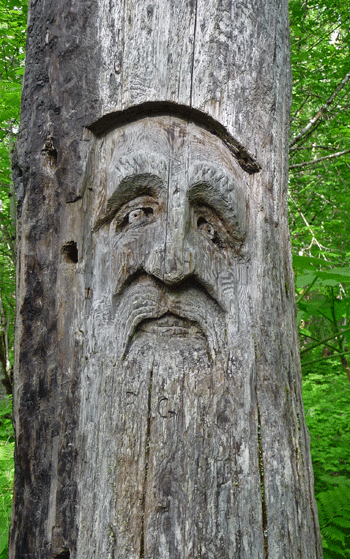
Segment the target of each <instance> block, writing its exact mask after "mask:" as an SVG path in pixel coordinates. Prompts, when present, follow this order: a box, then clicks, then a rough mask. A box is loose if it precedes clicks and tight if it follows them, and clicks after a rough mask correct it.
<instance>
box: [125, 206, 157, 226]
mask: <svg viewBox="0 0 350 559" xmlns="http://www.w3.org/2000/svg"><path fill="white" fill-rule="evenodd" d="M152 215H153V208H135V209H134V210H131V212H130V213H129V214H128V215H127V216H126V217H127V222H128V223H139V224H141V223H145V222H147V221H148V220H149V218H150V217H151V216H152Z"/></svg>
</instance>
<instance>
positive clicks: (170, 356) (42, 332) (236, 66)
mask: <svg viewBox="0 0 350 559" xmlns="http://www.w3.org/2000/svg"><path fill="white" fill-rule="evenodd" d="M290 91H291V75H290V63H289V44H288V12H287V2H282V1H280V0H273V1H271V2H266V1H265V0H256V1H255V2H253V3H252V2H246V1H245V0H240V1H237V2H232V1H231V0H223V1H220V2H218V1H216V0H206V1H205V2H204V0H176V1H175V0H170V1H165V0H149V2H147V3H146V2H136V1H133V0H127V1H126V2H119V1H114V0H99V1H98V2H97V1H93V0H80V1H79V0H76V1H74V0H61V1H60V2H59V3H52V2H49V1H48V0H32V1H31V2H30V14H29V26H28V46H27V61H26V74H25V81H24V91H23V105H22V121H21V131H20V136H19V140H18V143H17V153H16V157H15V165H14V176H15V178H16V189H17V196H18V212H19V225H18V276H17V278H18V280H17V281H18V290H17V296H18V307H17V326H16V336H17V341H16V362H15V389H14V418H15V430H16V482H15V498H14V508H13V520H12V527H11V533H10V554H9V557H10V558H11V559H12V558H17V559H19V558H22V557H30V558H31V557H33V558H34V557H35V558H40V559H41V558H43V559H44V558H49V557H61V559H67V558H69V557H71V558H74V559H75V558H77V559H78V558H79V559H81V558H83V557H96V558H97V557H98V558H100V557H106V558H107V557H108V558H115V559H117V558H123V559H125V558H126V557H127V558H128V559H131V558H135V559H136V558H138V559H139V558H142V557H145V558H146V557H147V558H149V559H151V558H152V559H153V558H154V559H155V558H157V557H159V558H162V559H163V558H164V559H166V558H169V559H170V558H171V559H177V558H179V559H180V558H184V559H185V558H188V557H193V558H194V557H203V558H208V559H218V558H233V557H239V558H242V559H243V558H247V559H251V558H252V557H254V558H255V557H256V558H267V557H269V558H273V559H277V558H280V559H287V558H294V557H301V558H303V559H306V558H319V557H322V551H321V544H320V537H319V531H318V525H317V510H316V505H315V502H314V498H313V479H312V468H311V459H310V452H309V441H308V434H307V430H306V427H305V422H304V415H303V408H302V399H301V376H300V365H299V355H298V341H297V337H296V327H295V317H294V296H293V293H294V290H293V275H292V268H291V257H290V246H289V236H288V222H287V210H286V186H287V155H288V153H287V151H288V147H287V146H288V121H289V108H290ZM146 133H147V134H148V135H147V134H146ZM121 138H124V140H123V141H124V143H123V142H122V141H121ZM159 138H164V142H163V141H162V142H160V140H159ZM169 138H170V139H169ZM147 142H149V143H147ZM157 142H158V143H157ZM167 142H169V146H168V144H167ZM158 144H159V150H158V151H159V153H161V152H162V150H163V149H165V147H162V146H168V147H167V148H166V149H168V150H169V151H168V152H167V153H169V154H170V155H169V161H170V162H171V171H170V170H169V169H167V170H166V171H164V169H163V163H162V161H163V160H162V159H161V158H160V156H159V153H158V151H157V152H154V150H153V147H152V149H151V146H153V145H157V146H158ZM147 145H149V148H147ZM116 146H117V147H116ZM125 146H126V147H127V148H128V149H127V155H128V157H131V159H132V157H133V154H134V153H135V152H136V151H137V150H140V149H141V151H142V150H143V151H142V156H140V157H139V159H137V158H136V156H135V160H132V161H131V163H130V160H129V159H127V158H126V155H125V158H124V159H123V158H121V159H120V160H118V162H116V159H115V157H116V156H115V153H117V151H118V150H121V151H122V150H123V149H124V148H125ZM201 146H204V147H201ZM220 146H221V147H220ZM125 149H126V148H125ZM147 149H149V151H148V152H147ZM152 150H153V151H152ZM196 150H197V151H196ZM219 152H220V153H221V155H220V156H219V155H218V156H217V157H216V155H215V154H216V153H219ZM123 153H124V152H123ZM125 153H126V152H125ZM155 153H156V155H154V154H155ZM193 153H195V154H196V157H197V159H195V160H194V159H193V157H192V156H193ZM130 154H131V155H130ZM179 154H180V155H181V157H179V158H178V159H177V157H178V156H179ZM184 154H186V156H185V155H184ZM123 157H124V155H123ZM191 157H192V159H191ZM215 157H216V159H215ZM220 157H221V158H222V159H220ZM210 158H214V160H213V161H214V163H213V166H214V167H215V168H218V169H220V171H221V175H220V177H219V178H218V179H217V184H218V190H220V193H221V198H220V197H219V198H220V200H219V202H220V204H221V203H222V204H223V203H224V202H225V204H226V206H228V207H229V209H230V211H231V214H230V215H231V218H229V222H230V226H231V229H232V224H233V222H234V224H233V225H234V226H233V229H234V234H233V236H232V235H231V233H228V236H227V238H226V237H225V235H226V233H224V232H223V233H222V234H221V233H220V227H221V225H220V224H217V223H216V222H215V223H216V225H215V231H217V230H218V231H219V234H218V239H219V241H218V242H217V243H216V245H215V246H213V245H212V244H210V242H209V241H208V237H205V236H203V235H209V237H210V236H211V241H213V242H214V240H215V238H216V237H215V235H216V232H215V233H214V232H213V233H211V232H212V231H214V229H212V228H211V227H212V226H211V224H210V223H209V224H208V220H209V218H207V214H206V213H205V212H207V211H209V210H208V207H209V206H211V205H214V204H211V203H206V204H204V206H205V207H206V208H207V209H206V210H203V208H202V209H201V210H200V209H199V206H200V202H199V198H200V197H203V196H204V194H203V192H204V190H205V188H207V193H206V195H207V197H209V198H210V196H214V198H215V195H214V194H212V193H211V192H212V191H210V192H209V194H208V188H209V187H208V181H207V179H206V180H205V181H204V180H203V178H200V180H199V179H198V180H197V179H195V177H196V176H197V175H196V173H199V175H198V176H200V177H202V175H204V174H205V173H204V172H205V169H206V165H207V161H209V160H210ZM230 158H231V159H232V161H231V159H230ZM151 160H152V165H153V166H154V167H155V168H157V177H158V176H163V175H162V173H163V171H164V173H165V175H164V177H165V178H164V181H163V184H164V183H166V178H167V177H168V178H169V177H170V178H171V181H170V180H169V181H168V182H169V185H168V190H167V193H166V194H165V195H164V196H165V200H166V204H163V202H162V197H161V195H159V198H157V197H156V195H155V192H157V196H158V187H159V188H160V186H159V185H158V183H157V181H155V182H154V178H152V181H153V182H152V181H151V182H148V183H147V185H146V186H142V188H143V190H142V192H141V193H140V192H139V193H138V195H140V196H141V195H142V196H143V201H142V204H143V205H142V207H141V206H140V207H131V210H132V209H134V210H135V211H136V213H134V214H133V216H132V219H134V218H135V219H139V216H140V215H143V216H144V217H143V218H144V219H146V218H147V216H148V217H149V216H150V215H151V220H150V225H147V227H148V229H147V230H148V231H150V230H151V228H153V229H152V231H153V233H152V234H153V237H152V239H151V241H152V242H149V240H147V238H146V237H145V238H144V240H143V241H142V242H141V244H139V245H138V244H135V243H134V244H133V242H131V241H130V243H131V244H129V245H128V244H127V242H126V240H125V239H127V237H128V235H129V234H130V235H131V234H132V231H134V229H133V225H132V224H131V225H128V224H127V225H126V226H125V227H126V229H125V230H124V231H122V230H121V228H122V227H124V225H123V223H124V222H125V219H126V217H127V219H128V220H129V222H130V220H131V217H130V215H131V214H130V213H128V214H127V215H126V217H125V216H124V217H123V216H122V217H120V214H119V213H118V212H119V209H120V204H121V202H120V201H119V202H118V203H117V202H116V199H115V197H114V192H113V188H112V187H113V184H112V183H113V180H112V179H113V177H116V179H115V180H117V178H118V177H119V178H120V179H121V183H120V184H122V183H123V180H125V178H124V179H123V178H122V177H126V178H127V177H128V176H131V175H132V174H133V173H134V171H133V169H134V168H136V167H137V168H139V169H140V170H139V171H138V173H139V174H138V176H142V177H147V181H149V180H151V179H150V178H149V177H150V170H149V168H150V165H151V163H150V161H151ZM193 161H194V162H193ZM198 161H201V163H200V164H198ZM178 162H180V163H179V164H178ZM187 162H188V164H187ZM169 165H170V163H169ZM169 168H170V167H169ZM229 169H231V170H232V177H233V179H232V180H233V183H232V184H233V185H234V186H231V183H230V180H231V178H230V176H229V171H228V170H229ZM201 173H202V174H201ZM210 176H211V175H210ZM152 177H153V175H152ZM190 177H194V178H192V179H191V180H192V183H191V184H192V191H189V192H187V191H186V190H185V186H184V185H187V183H188V182H189V181H190ZM118 180H119V179H118ZM213 180H214V179H213ZM123 184H124V183H123ZM123 184H122V186H123ZM125 185H126V186H125V193H128V192H129V191H130V189H132V188H134V186H130V188H129V186H128V183H125ZM174 185H175V186H174ZM196 185H200V186H199V187H198V189H197V190H196V188H195V187H196ZM146 187H147V188H146ZM186 188H187V186H186ZM128 189H129V190H128ZM209 190H210V188H209ZM214 190H215V189H214ZM150 192H151V193H152V196H151V198H152V200H151V201H150V200H148V199H147V205H146V206H144V204H145V203H146V202H145V200H144V198H145V196H146V194H147V196H148V195H149V193H150ZM191 192H192V193H191ZM198 193H199V194H200V196H199V194H198ZM142 196H141V197H142ZM191 197H192V198H191ZM155 200H156V201H155ZM201 200H202V198H201ZM124 201H125V200H124ZM177 201H178V202H177ZM126 203H127V204H128V203H129V200H127V201H126ZM113 204H114V206H113ZM118 204H119V205H118ZM152 204H153V206H152ZM162 204H163V205H162ZM186 204H188V206H189V207H188V215H187V214H186V215H187V218H188V220H189V221H188V223H187V222H186V223H182V221H181V220H182V219H183V213H181V212H182V209H183V208H184V207H185V205H186ZM191 204H192V205H191ZM204 206H203V207H204ZM128 207H129V206H128ZM165 208H166V209H165ZM186 208H187V206H186ZM145 209H146V210H147V211H146V212H144V210H145ZM129 210H130V208H129ZM131 210H130V211H131ZM233 210H234V212H233ZM140 211H141V212H144V213H143V214H142V213H141V214H140ZM186 211H187V210H186ZM199 211H201V212H202V213H198V212H199ZM203 212H204V213H203ZM232 212H233V213H234V216H235V217H234V219H233V217H232V215H233V213H232ZM219 213H220V212H219ZM224 213H225V211H224V210H223V214H224ZM223 214H222V215H223ZM158 215H159V219H158V218H157V219H158V220H157V221H156V220H155V218H156V217H157V216H158ZM118 216H119V217H118ZM174 216H175V217H174ZM189 216H192V217H191V219H192V221H191V222H190V217H189ZM147 219H148V218H147ZM215 219H216V218H215ZM215 219H214V221H215ZM230 219H231V221H230ZM113 220H114V221H113ZM115 220H117V221H116V222H115ZM118 220H119V221H118ZM123 220H124V221H123ZM153 220H154V221H153ZM203 220H204V221H203ZM232 220H233V221H232ZM235 220H236V221H235ZM209 221H210V220H209ZM236 222H237V223H236ZM115 223H117V225H115ZM130 223H131V222H130ZM179 224H180V225H179ZM118 227H119V229H118ZM157 227H158V229H157ZM172 227H173V229H172ZM181 227H183V229H182V231H186V235H187V237H190V238H191V239H192V238H193V239H197V240H195V241H193V243H194V244H193V247H192V245H191V247H192V248H191V247H190V248H189V249H188V254H190V255H191V258H192V257H193V258H194V260H195V264H193V262H192V263H191V262H190V260H191V259H188V260H186V262H183V263H182V264H181V266H180V267H179V265H178V249H179V245H180V244H181V243H182V242H184V238H182V237H181V231H180V229H181ZM196 228H197V229H198V230H197V229H196ZM224 229H225V228H223V229H222V230H224ZM228 229H229V228H228ZM116 230H117V232H116ZM135 230H136V229H135ZM145 230H146V229H145ZM225 230H226V229H225ZM203 231H204V233H203ZM129 232H130V233H129ZM164 232H165V233H164ZM202 233H203V235H202ZM118 235H119V236H118ZM171 235H173V237H172V238H171V242H172V243H173V244H171V242H170V240H169V239H170V236H171ZM184 235H185V233H184ZM196 235H197V236H196ZM198 235H202V237H201V236H198ZM115 238H117V240H118V243H119V244H118V243H117V245H114V244H113V243H114V240H115ZM123 239H124V240H123ZM231 239H233V240H231ZM186 242H188V243H189V242H190V241H188V239H187V240H186ZM191 242H192V241H191ZM123 243H124V245H123V246H124V248H125V250H126V249H130V250H129V251H128V254H129V256H128V257H127V258H128V260H123V258H124V256H125V254H126V252H125V253H122V256H118V254H119V253H118V247H120V245H121V244H123ZM142 243H143V244H142ZM147 243H148V244H147ZM214 244H215V243H214ZM146 246H147V247H148V248H147V251H148V255H150V256H149V258H148V260H144V261H142V262H143V263H142V266H141V268H139V267H137V266H136V265H135V269H134V272H133V273H134V275H133V280H134V283H132V282H131V283H128V282H127V281H126V280H125V283H124V284H123V289H122V290H121V294H122V296H120V297H119V295H120V293H119V292H118V281H119V279H118V278H119V276H120V277H121V280H120V281H122V280H123V278H122V273H123V269H124V268H123V265H125V266H126V268H128V270H129V271H130V270H131V269H132V266H133V264H132V263H131V261H132V260H133V259H135V261H136V260H137V258H140V259H141V256H142V254H143V253H142V251H143V250H146ZM186 246H187V245H186ZM111 247H112V248H113V250H115V251H116V256H115V257H114V256H113V255H114V253H113V250H111ZM140 247H141V248H140ZM154 247H155V249H154ZM169 247H170V248H169ZM184 247H185V245H184ZM219 249H220V251H221V252H220V251H219ZM186 250H187V248H186ZM141 253H142V254H141ZM182 254H185V248H183V250H182ZM186 254H187V253H186ZM123 255H124V256H123ZM118 258H119V260H118ZM125 258H126V257H125ZM172 262H176V263H177V264H176V265H174V266H175V267H173V268H172V267H171V266H172V264H171V263H172ZM168 264H169V268H167V266H168ZM140 270H141V273H140ZM118 274H119V276H118ZM196 278H197V279H196ZM213 278H214V279H213ZM124 279H125V278H124ZM198 279H199V280H201V282H200V283H201V285H200V289H199V288H198V285H197V284H198V281H197V280H198ZM195 280H196V281H195ZM123 281H124V280H123ZM160 282H162V287H161V290H162V294H163V295H164V294H166V296H165V295H164V297H165V299H164V300H163V303H162V304H163V305H164V307H162V308H163V310H164V309H165V310H164V313H165V314H164V316H165V317H166V318H164V319H163V323H162V316H163V315H162V312H163V311H162V312H160V311H159V300H158V299H157V305H158V306H157V305H155V307H156V306H157V309H158V310H153V311H152V312H153V315H154V317H155V318H156V319H157V321H156V325H155V324H154V323H153V322H152V321H151V322H146V323H144V324H143V326H142V328H140V329H139V330H137V331H135V334H137V335H135V336H129V338H128V337H127V336H126V334H125V332H126V330H127V324H128V320H129V317H132V316H133V314H132V312H133V309H132V308H131V307H130V308H129V309H128V306H127V305H128V301H129V302H130V301H133V299H132V298H133V297H134V292H133V289H135V290H136V289H139V288H140V290H142V289H144V293H145V294H146V296H147V300H148V301H149V304H150V305H151V306H152V300H153V299H152V297H153V293H154V290H156V289H157V288H158V287H159V284H160ZM225 282H226V283H225ZM115 284H117V290H116V291H115ZM225 285H226V286H227V287H225ZM165 286H166V287H165ZM199 292H200V293H201V295H200V296H199V298H197V299H196V303H195V305H194V307H193V309H197V311H196V312H197V313H199V314H200V312H199V311H201V312H202V310H203V312H202V315H201V316H202V327H198V324H199V325H201V321H200V320H197V321H195V320H192V319H191V312H192V310H191V309H192V306H193V305H192V295H193V294H196V297H197V295H198V293H199ZM203 293H204V294H203ZM182 295H183V297H182ZM193 297H194V295H193ZM124 300H125V301H126V303H125V305H126V306H125V307H123V303H122V302H123V301H124ZM164 301H165V302H164ZM181 305H182V306H183V309H184V310H183V314H184V315H186V320H181V321H180V323H179V324H177V323H176V320H175V321H174V315H177V314H178V313H179V310H178V307H179V306H180V307H181ZM128 310H129V311H130V312H129V314H128ZM180 310H181V309H180ZM157 313H158V314H157ZM193 313H194V314H195V310H193ZM168 315H170V318H169V316H168ZM180 315H181V313H180ZM163 327H164V328H165V329H170V332H171V336H170V338H169V337H168V338H166V342H164V339H163V338H162V336H161V335H160V333H159V332H160V329H161V328H163ZM123 329H124V330H125V332H124V330H123ZM179 331H181V332H182V334H183V335H182V338H181V342H180V341H179ZM155 334H156V335H155ZM126 339H127V343H125V340H126ZM154 339H155V340H156V341H154ZM173 340H175V342H174V343H173ZM203 340H204V341H203ZM205 340H206V341H205Z"/></svg>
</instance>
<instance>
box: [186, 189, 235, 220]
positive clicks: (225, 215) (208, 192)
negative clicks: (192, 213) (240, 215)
mask: <svg viewBox="0 0 350 559" xmlns="http://www.w3.org/2000/svg"><path fill="white" fill-rule="evenodd" d="M188 200H189V202H190V204H191V205H192V206H198V205H205V206H208V207H210V208H211V209H212V210H214V212H216V213H217V214H218V217H221V218H222V219H224V220H227V221H228V222H231V223H232V222H234V223H236V222H238V219H237V215H236V212H235V211H234V209H233V208H232V207H231V205H230V203H229V201H228V199H227V198H226V197H224V196H223V195H222V194H221V193H220V192H219V190H218V184H217V183H216V182H215V181H213V182H209V181H206V180H202V181H198V182H195V183H194V184H191V186H190V187H189V192H188Z"/></svg>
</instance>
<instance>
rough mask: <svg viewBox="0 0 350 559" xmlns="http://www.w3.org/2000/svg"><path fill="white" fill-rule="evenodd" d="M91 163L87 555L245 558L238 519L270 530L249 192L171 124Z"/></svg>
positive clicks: (193, 129)
mask: <svg viewBox="0 0 350 559" xmlns="http://www.w3.org/2000/svg"><path fill="white" fill-rule="evenodd" d="M95 153H96V158H95V161H96V162H95V173H94V174H95V179H94V181H93V192H94V193H96V194H94V195H96V198H95V201H94V204H93V208H94V212H95V217H94V229H93V233H92V236H93V247H92V257H91V262H92V264H91V270H92V271H91V276H92V283H91V284H90V285H91V286H92V297H91V299H89V302H88V303H87V311H86V312H87V313H88V319H87V320H86V321H85V323H86V324H88V332H87V335H86V339H87V340H88V350H87V356H86V360H85V364H84V371H83V374H82V388H81V398H82V400H83V401H84V406H83V407H82V410H83V411H82V415H81V417H80V429H81V432H83V433H84V441H85V442H84V444H85V447H84V448H85V450H84V453H85V454H84V456H85V458H84V462H83V465H82V468H83V469H84V472H85V471H86V473H84V475H82V476H81V477H80V479H81V487H80V489H79V490H80V492H81V493H82V494H84V492H86V491H91V487H93V488H94V489H93V490H94V491H96V495H97V496H98V497H97V498H96V502H95V505H94V508H93V509H92V508H91V507H86V508H84V507H85V504H84V500H82V501H81V503H82V504H81V510H80V512H79V514H80V517H81V519H82V522H83V524H84V526H86V527H88V526H90V527H91V528H88V529H87V530H86V531H85V530H84V531H80V534H79V538H81V540H84V542H83V541H82V543H81V545H82V548H85V547H86V545H90V544H91V542H93V541H95V536H94V533H95V532H94V531H96V530H97V531H99V532H100V533H106V534H107V533H109V534H111V536H110V537H109V538H107V537H106V540H105V541H104V543H103V544H101V545H102V547H101V548H100V549H98V550H96V554H97V556H106V557H107V556H108V557H109V556H110V557H120V558H123V559H124V558H125V557H128V558H135V559H137V558H139V557H154V558H157V557H162V558H164V559H166V558H168V559H172V558H174V557H197V556H204V555H203V553H204V551H203V550H204V549H207V551H208V557H213V558H214V557H220V553H221V552H220V550H221V546H222V542H223V541H224V540H225V541H226V544H225V546H226V547H227V548H230V549H231V550H232V554H231V555H230V557H232V558H233V557H236V556H238V555H237V554H238V553H239V547H237V546H238V544H237V546H236V540H237V541H238V539H237V538H236V531H237V530H239V528H237V526H236V521H235V519H236V518H239V516H240V514H241V512H240V510H239V507H240V506H241V505H242V503H243V504H244V506H248V505H247V504H246V503H247V502H248V500H249V503H251V506H252V511H251V515H250V516H251V518H252V519H254V518H255V516H256V523H257V526H261V522H262V521H261V517H260V516H259V515H260V512H259V510H257V509H256V507H255V506H254V503H255V502H256V500H257V499H258V498H259V487H260V485H259V473H258V472H259V470H258V463H257V457H258V454H257V451H256V445H249V436H250V435H249V429H250V427H249V421H248V423H247V418H249V417H250V414H251V399H252V378H253V377H252V370H253V367H252V363H251V357H250V356H251V355H252V353H253V352H252V351H251V348H250V349H249V351H248V349H247V348H248V345H249V343H250V342H249V341H248V339H249V338H248V335H249V326H248V323H249V316H250V314H249V299H248V296H247V293H248V292H247V289H248V288H247V267H248V259H247V254H246V252H247V251H246V235H247V219H246V206H247V186H248V184H247V183H248V178H247V177H246V176H245V173H244V172H243V171H242V170H241V169H240V167H239V166H238V164H237V162H236V161H235V159H234V157H233V156H232V154H231V152H230V151H229V150H228V148H226V146H225V145H224V144H223V143H222V142H221V140H220V139H219V138H217V137H216V136H214V135H213V134H211V133H210V132H208V131H207V130H204V129H201V128H200V127H198V126H196V125H194V124H192V123H188V122H185V121H183V120H180V119H176V118H174V117H169V116H164V117H153V118H147V119H143V120H139V121H137V122H135V123H132V124H128V125H126V126H125V127H122V128H118V129H116V130H114V131H113V132H111V133H110V134H108V135H107V136H106V137H105V138H103V139H101V140H99V144H98V146H97V150H96V152H95ZM96 449H98V450H97V451H96ZM252 463H254V464H255V466H254V475H256V488H257V490H256V495H255V494H254V495H251V491H250V493H249V495H246V494H245V493H244V492H245V491H246V490H247V487H246V485H244V484H243V483H242V484H241V483H240V480H241V478H242V479H243V478H244V475H246V473H247V471H248V468H249V464H252ZM238 492H240V498H239V499H238V498H237V496H238ZM242 492H243V493H242ZM249 506H250V505H249ZM208 509H210V510H211V514H212V517H213V518H215V522H213V523H212V525H210V527H209V528H208V526H207V524H208V523H207V521H206V518H207V511H208ZM252 521H253V520H252ZM184 525H186V526H187V528H186V533H184V532H183V530H182V529H181V528H180V527H181V526H184ZM201 526H207V527H206V531H205V533H204V532H203V531H202V528H201ZM85 540H86V542H85ZM84 546H85V547H84ZM78 548H79V544H78ZM201 549H202V552H203V553H202V552H201ZM181 550H182V551H181ZM182 553H185V555H182Z"/></svg>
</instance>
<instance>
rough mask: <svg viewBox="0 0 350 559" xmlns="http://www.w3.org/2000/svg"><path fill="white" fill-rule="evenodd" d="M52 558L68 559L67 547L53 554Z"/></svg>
mask: <svg viewBox="0 0 350 559" xmlns="http://www.w3.org/2000/svg"><path fill="white" fill-rule="evenodd" d="M53 559H70V551H69V549H64V550H63V551H61V553H58V555H54V556H53Z"/></svg>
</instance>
